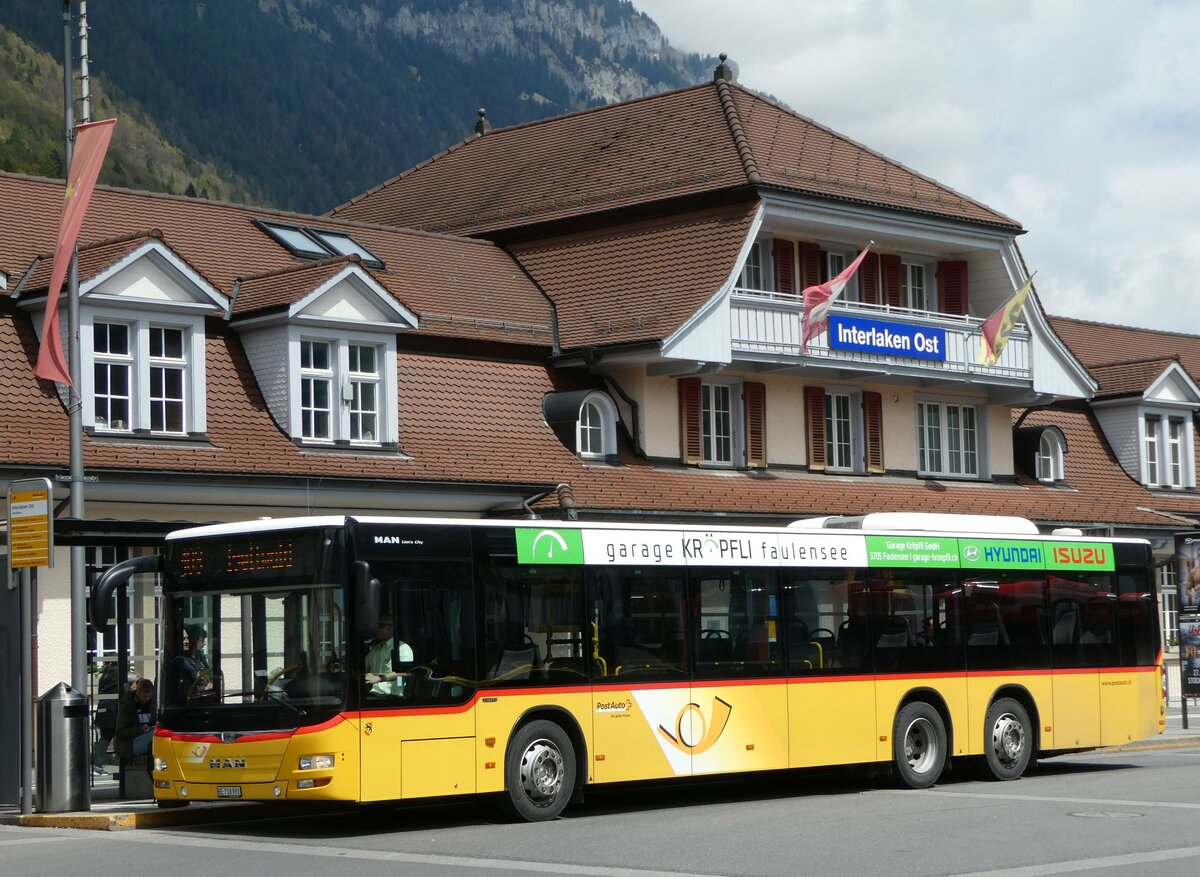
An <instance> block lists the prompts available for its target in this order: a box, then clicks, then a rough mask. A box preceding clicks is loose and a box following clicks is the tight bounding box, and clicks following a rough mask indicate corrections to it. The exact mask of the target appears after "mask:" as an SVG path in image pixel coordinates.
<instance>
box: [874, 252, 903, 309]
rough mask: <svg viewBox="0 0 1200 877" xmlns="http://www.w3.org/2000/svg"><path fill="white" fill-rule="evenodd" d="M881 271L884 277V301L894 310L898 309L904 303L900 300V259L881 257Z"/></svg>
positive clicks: (889, 256)
mask: <svg viewBox="0 0 1200 877" xmlns="http://www.w3.org/2000/svg"><path fill="white" fill-rule="evenodd" d="M879 271H880V273H881V274H882V275H883V300H884V301H885V302H887V304H888V305H889V306H891V307H893V308H898V307H900V306H901V305H902V304H904V302H902V301H901V300H900V257H899V256H895V255H881V256H880V257H879Z"/></svg>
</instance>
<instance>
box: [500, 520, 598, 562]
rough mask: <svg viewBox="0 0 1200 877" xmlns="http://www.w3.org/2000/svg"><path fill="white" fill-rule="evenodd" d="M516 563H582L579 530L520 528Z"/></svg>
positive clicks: (581, 536)
mask: <svg viewBox="0 0 1200 877" xmlns="http://www.w3.org/2000/svg"><path fill="white" fill-rule="evenodd" d="M516 534H517V563H563V564H566V563H575V564H581V563H583V533H582V532H581V531H579V530H538V529H535V528H533V527H520V528H518V529H517V531H516Z"/></svg>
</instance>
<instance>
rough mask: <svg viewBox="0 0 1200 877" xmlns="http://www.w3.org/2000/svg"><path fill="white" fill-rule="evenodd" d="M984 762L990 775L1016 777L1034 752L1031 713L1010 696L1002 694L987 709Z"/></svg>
mask: <svg viewBox="0 0 1200 877" xmlns="http://www.w3.org/2000/svg"><path fill="white" fill-rule="evenodd" d="M983 733H984V735H985V737H984V741H983V752H984V761H985V763H986V764H987V772H988V775H989V776H991V777H992V778H993V779H997V780H1015V779H1016V778H1017V777H1019V776H1021V774H1023V773H1025V768H1027V767H1029V759H1030V758H1031V757H1032V755H1033V733H1032V731H1031V730H1030V725H1029V713H1027V712H1026V711H1025V707H1023V706H1021V704H1019V703H1018V702H1017V701H1015V700H1013V699H1012V698H1011V697H1002V698H1000V699H999V700H997V701H996V702H995V703H993V704H992V705H991V706H990V707H989V708H988V711H987V718H986V719H985V720H984V723H983Z"/></svg>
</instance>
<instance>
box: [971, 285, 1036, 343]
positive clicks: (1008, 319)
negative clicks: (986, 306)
mask: <svg viewBox="0 0 1200 877" xmlns="http://www.w3.org/2000/svg"><path fill="white" fill-rule="evenodd" d="M1036 273H1037V272H1036V271H1035V272H1034V274H1036ZM1032 285H1033V274H1031V275H1029V279H1028V280H1026V281H1025V283H1024V284H1023V285H1022V286H1021V288H1020V289H1018V290H1017V291H1016V292H1014V293H1013V294H1012V297H1011V298H1009V300H1008V301H1006V302H1005V303H1004V304H1002V305H1000V307H998V308H996V310H994V311H993V312H992V315H991V316H990V317H988V318H987V319H986V320H984V321H983V325H982V326H980V327H979V356H978V357H976V359H978V360H979V362H980V363H982V364H983V365H995V364H996V360H998V359H999V358H1000V353H1001V352H1002V351H1003V350H1004V346H1005V345H1006V344H1008V336H1009V335H1011V334H1012V330H1013V325H1014V324H1015V323H1016V322H1017V320H1019V319H1020V318H1021V311H1022V310H1023V309H1024V308H1025V299H1026V298H1028V297H1029V289H1030V287H1031V286H1032Z"/></svg>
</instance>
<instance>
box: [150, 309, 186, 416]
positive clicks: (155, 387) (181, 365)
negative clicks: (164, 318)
mask: <svg viewBox="0 0 1200 877" xmlns="http://www.w3.org/2000/svg"><path fill="white" fill-rule="evenodd" d="M168 333H172V334H174V333H178V335H179V355H178V356H170V355H168V353H167V351H166V346H167V345H166V340H167V335H168ZM156 336H160V337H161V339H162V341H163V344H162V347H163V349H162V350H161V351H159V352H158V353H155V350H154V348H155V343H154V342H155V337H156ZM147 354H148V357H149V361H150V368H149V387H148V395H149V396H150V432H151V433H154V434H156V435H157V434H165V435H183V434H185V433H186V432H187V429H186V424H187V397H188V394H187V365H188V360H187V354H188V343H187V331H186V330H185V329H183V328H182V327H181V326H165V325H160V324H157V323H151V324H150V326H149V328H148V338H147ZM173 373H174V374H178V375H179V389H178V391H177V393H176V394H174V395H168V390H167V387H166V378H167V375H168V374H173ZM175 406H177V407H178V412H179V427H178V428H177V429H168V428H167V425H168V424H169V423H170V422H171V419H172V418H171V417H170V416H169V414H168V412H169V409H170V408H172V407H175ZM156 407H159V408H160V409H161V416H162V424H161V426H159V428H157V429H156V428H155V426H156V424H155V420H156V418H155V408H156Z"/></svg>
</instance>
